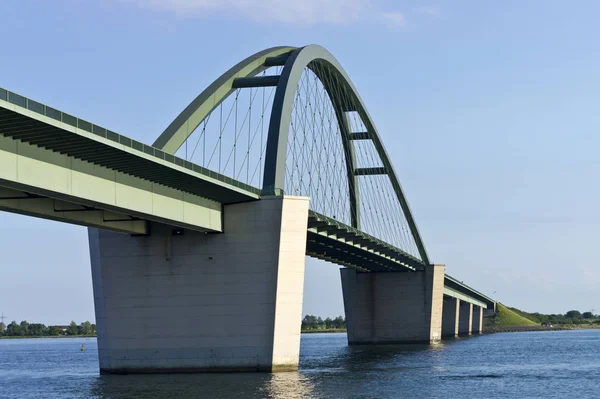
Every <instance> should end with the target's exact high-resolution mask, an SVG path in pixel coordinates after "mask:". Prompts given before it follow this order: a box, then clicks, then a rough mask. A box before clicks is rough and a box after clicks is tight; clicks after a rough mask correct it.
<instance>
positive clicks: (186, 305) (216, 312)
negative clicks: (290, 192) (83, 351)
mask: <svg viewBox="0 0 600 399" xmlns="http://www.w3.org/2000/svg"><path fill="white" fill-rule="evenodd" d="M307 220H308V198H304V197H266V198H263V199H262V200H260V201H256V202H248V203H242V204H236V205H229V206H225V208H224V233H223V234H203V233H198V232H191V231H185V232H184V234H183V235H172V233H173V230H172V228H170V227H167V226H163V225H156V224H153V225H152V226H151V235H150V236H140V237H134V236H128V235H123V234H118V233H112V232H107V231H100V230H95V229H90V231H89V240H90V252H91V260H92V278H93V286H94V300H95V308H96V323H97V328H98V352H99V360H100V372H101V373H103V374H109V373H168V372H176V373H178V372H205V371H207V372H213V371H287V370H297V368H298V357H299V350H300V320H301V318H302V294H303V287H304V263H305V252H306V228H307Z"/></svg>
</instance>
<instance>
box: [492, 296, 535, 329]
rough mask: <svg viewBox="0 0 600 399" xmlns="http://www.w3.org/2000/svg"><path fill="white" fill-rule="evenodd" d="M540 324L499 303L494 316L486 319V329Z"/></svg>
mask: <svg viewBox="0 0 600 399" xmlns="http://www.w3.org/2000/svg"><path fill="white" fill-rule="evenodd" d="M537 325H539V323H536V322H535V321H533V320H531V319H529V318H527V317H524V316H523V315H522V314H520V311H517V312H515V311H514V310H513V309H511V308H508V307H506V306H504V305H502V304H501V303H500V302H498V309H497V312H496V314H495V315H494V316H492V317H487V318H485V319H484V327H507V326H510V327H515V326H537Z"/></svg>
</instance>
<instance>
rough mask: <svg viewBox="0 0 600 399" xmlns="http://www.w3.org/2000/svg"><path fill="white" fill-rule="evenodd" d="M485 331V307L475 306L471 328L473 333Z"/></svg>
mask: <svg viewBox="0 0 600 399" xmlns="http://www.w3.org/2000/svg"><path fill="white" fill-rule="evenodd" d="M482 332H483V308H482V307H481V306H473V325H472V328H471V333H472V334H481V333H482Z"/></svg>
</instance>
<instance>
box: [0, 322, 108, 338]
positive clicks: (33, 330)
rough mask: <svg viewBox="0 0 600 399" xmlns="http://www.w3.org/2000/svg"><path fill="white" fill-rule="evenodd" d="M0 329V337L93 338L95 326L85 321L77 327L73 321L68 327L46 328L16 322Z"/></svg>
mask: <svg viewBox="0 0 600 399" xmlns="http://www.w3.org/2000/svg"><path fill="white" fill-rule="evenodd" d="M2 330H3V329H0V337H61V336H93V335H96V325H95V324H92V323H90V322H89V321H85V322H83V323H81V324H79V325H77V323H75V322H74V321H72V322H71V324H69V325H68V326H48V327H46V326H45V325H44V324H40V323H28V322H27V321H25V320H23V321H22V322H20V323H19V324H17V322H16V321H13V322H11V323H10V324H9V325H8V326H6V330H4V331H2Z"/></svg>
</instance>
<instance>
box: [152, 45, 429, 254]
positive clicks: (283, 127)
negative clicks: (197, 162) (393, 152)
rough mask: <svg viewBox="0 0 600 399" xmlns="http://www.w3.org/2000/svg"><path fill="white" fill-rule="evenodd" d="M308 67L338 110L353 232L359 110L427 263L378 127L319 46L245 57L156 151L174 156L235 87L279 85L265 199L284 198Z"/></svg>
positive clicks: (356, 211)
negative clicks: (272, 72)
mask: <svg viewBox="0 0 600 399" xmlns="http://www.w3.org/2000/svg"><path fill="white" fill-rule="evenodd" d="M272 66H283V69H282V71H281V74H280V75H279V76H267V77H256V75H257V74H259V73H261V72H262V71H264V70H266V69H267V68H269V67H272ZM306 68H309V69H310V70H311V71H312V72H313V73H315V75H316V76H317V77H318V78H319V80H320V81H321V83H322V84H323V86H324V88H325V90H326V91H327V94H328V95H329V97H330V100H331V101H332V104H333V106H334V108H335V112H336V118H337V121H338V124H339V128H340V132H341V134H342V143H343V147H344V154H345V157H346V159H345V161H346V168H347V170H346V174H347V179H348V188H349V198H350V202H351V221H352V227H354V228H357V229H360V215H359V209H360V207H359V195H360V193H359V185H358V182H357V176H358V173H357V165H356V160H355V156H354V150H353V145H352V143H351V141H350V134H351V132H350V131H349V128H348V126H347V123H346V121H345V117H344V113H345V112H349V111H355V112H357V113H358V114H359V115H360V117H361V119H362V121H363V123H364V125H365V127H366V129H367V132H366V133H367V134H368V137H369V139H371V140H372V142H373V145H374V146H375V149H376V151H377V153H378V155H379V157H380V160H381V162H382V164H383V169H384V171H385V174H387V175H388V177H389V179H390V182H391V184H392V186H393V189H394V192H395V194H396V197H397V199H398V201H399V203H400V206H401V208H402V211H403V214H404V216H405V218H406V221H407V223H408V226H409V228H410V232H411V234H412V236H413V239H414V241H415V244H416V246H417V249H418V251H419V255H420V257H421V261H422V262H423V263H424V264H429V258H428V256H427V252H426V250H425V246H424V245H423V241H422V240H421V236H420V234H419V230H418V228H417V225H416V223H415V221H414V218H413V216H412V213H411V210H410V207H409V205H408V202H407V201H406V198H405V196H404V193H403V190H402V187H401V185H400V182H399V181H398V178H397V176H396V172H395V171H394V167H393V166H392V163H391V162H390V160H389V157H388V155H387V153H386V151H385V148H384V146H383V143H382V142H381V139H380V138H379V134H378V132H377V129H376V127H375V124H374V123H373V120H372V118H371V117H370V115H369V113H368V111H367V108H366V106H365V105H364V102H363V101H362V99H361V98H360V96H359V94H358V91H357V90H356V88H355V87H354V84H353V83H352V81H351V80H350V78H349V76H348V75H347V73H346V72H345V71H344V69H343V68H342V66H341V65H340V64H339V62H338V61H337V60H336V59H335V57H333V55H332V54H331V53H330V52H329V51H327V50H326V49H325V48H323V47H321V46H318V45H308V46H305V47H300V48H295V47H289V46H282V47H273V48H269V49H266V50H263V51H260V52H258V53H256V54H254V55H252V56H250V57H248V58H246V59H245V60H243V61H241V62H240V63H238V64H237V65H235V66H234V67H233V68H231V69H230V70H228V71H227V72H225V73H224V74H223V75H221V77H219V78H218V79H217V80H215V81H214V82H213V83H212V84H211V85H210V86H208V87H207V88H206V89H205V90H204V91H203V92H202V93H201V94H200V95H199V96H198V97H196V98H195V99H194V100H193V101H192V102H191V103H190V104H189V105H188V106H187V107H186V108H185V109H184V110H183V111H182V112H181V114H179V116H177V118H176V119H175V120H174V121H173V122H172V123H171V124H170V125H169V126H168V127H167V129H166V130H165V131H164V132H163V133H162V134H161V135H160V137H159V138H158V139H157V140H156V141H155V142H154V144H153V146H154V147H157V148H160V149H162V150H163V151H165V152H168V153H171V154H174V153H175V152H176V151H177V150H178V149H179V148H180V147H181V146H182V145H183V144H184V142H185V141H186V140H187V138H188V137H189V136H190V135H191V134H192V133H193V132H194V130H195V129H196V128H197V127H198V125H199V124H200V123H201V122H202V121H203V120H204V119H205V118H206V117H207V116H208V115H209V114H210V113H211V112H212V111H213V110H214V109H215V108H216V107H217V106H218V105H219V104H220V103H221V102H223V101H224V100H225V99H226V98H227V97H228V96H229V95H231V94H232V93H233V92H234V91H235V90H236V88H241V87H261V86H276V91H275V97H274V100H273V106H272V110H271V119H270V123H269V127H268V138H267V144H266V154H265V165H264V172H263V173H264V178H263V187H262V192H263V194H265V195H282V194H283V193H284V187H285V168H286V155H287V154H286V149H287V145H288V136H289V129H290V119H291V114H292V108H293V103H294V96H295V94H296V90H297V86H298V83H299V81H300V78H301V76H302V73H303V71H304V70H305V69H306ZM340 92H343V93H344V94H345V95H347V96H350V97H351V98H352V100H353V101H352V109H348V104H343V103H342V102H341V101H339V99H338V96H337V94H338V93H340Z"/></svg>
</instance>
